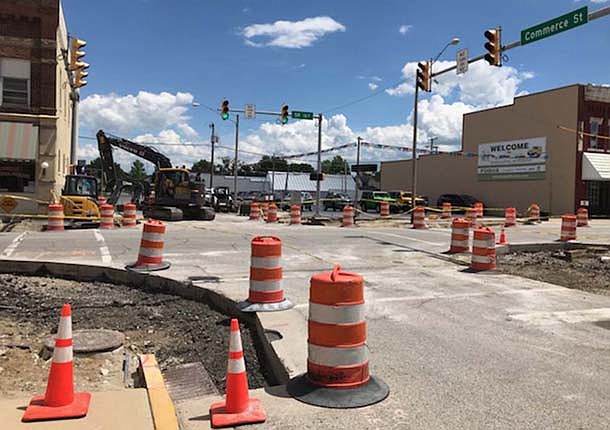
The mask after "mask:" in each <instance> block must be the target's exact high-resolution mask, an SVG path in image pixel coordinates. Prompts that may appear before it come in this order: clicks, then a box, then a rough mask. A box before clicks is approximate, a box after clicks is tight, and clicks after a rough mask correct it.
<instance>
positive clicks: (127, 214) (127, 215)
mask: <svg viewBox="0 0 610 430" xmlns="http://www.w3.org/2000/svg"><path fill="white" fill-rule="evenodd" d="M136 224H137V222H136V205H134V204H133V203H127V204H126V205H125V208H124V209H123V227H135V226H136Z"/></svg>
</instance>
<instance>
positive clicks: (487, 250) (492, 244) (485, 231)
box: [470, 227, 496, 271]
mask: <svg viewBox="0 0 610 430" xmlns="http://www.w3.org/2000/svg"><path fill="white" fill-rule="evenodd" d="M470 268H471V269H473V270H477V271H483V270H495V269H496V234H495V233H494V231H493V230H492V229H490V228H489V227H481V228H477V229H475V230H474V236H473V239H472V257H471V260H470Z"/></svg>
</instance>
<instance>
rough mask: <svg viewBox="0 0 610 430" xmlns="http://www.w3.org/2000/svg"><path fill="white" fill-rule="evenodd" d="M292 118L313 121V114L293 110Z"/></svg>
mask: <svg viewBox="0 0 610 430" xmlns="http://www.w3.org/2000/svg"><path fill="white" fill-rule="evenodd" d="M292 117H293V118H294V119H313V112H301V111H298V110H293V111H292Z"/></svg>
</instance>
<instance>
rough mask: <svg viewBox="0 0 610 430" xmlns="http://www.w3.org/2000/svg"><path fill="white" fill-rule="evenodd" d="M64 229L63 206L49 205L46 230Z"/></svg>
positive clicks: (57, 204) (58, 204) (59, 204)
mask: <svg viewBox="0 0 610 430" xmlns="http://www.w3.org/2000/svg"><path fill="white" fill-rule="evenodd" d="M63 229H64V206H63V205H62V204H61V203H50V204H49V217H48V221H47V230H50V231H58V230H63Z"/></svg>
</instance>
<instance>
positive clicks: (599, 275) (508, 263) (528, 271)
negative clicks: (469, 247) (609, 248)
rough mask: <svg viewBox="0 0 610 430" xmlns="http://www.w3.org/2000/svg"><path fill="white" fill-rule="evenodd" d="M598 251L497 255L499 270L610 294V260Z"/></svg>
mask: <svg viewBox="0 0 610 430" xmlns="http://www.w3.org/2000/svg"><path fill="white" fill-rule="evenodd" d="M602 255H604V254H600V253H599V252H596V251H584V250H583V252H579V253H578V254H575V257H574V259H573V260H572V261H569V255H568V254H566V253H564V252H528V253H512V254H506V255H502V256H499V257H498V267H497V270H498V271H499V272H502V273H507V274H510V275H517V276H522V277H525V278H529V279H534V280H537V281H543V282H549V283H551V284H556V285H561V286H563V287H567V288H574V289H578V290H583V291H587V292H590V293H596V294H603V295H610V261H602Z"/></svg>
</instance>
